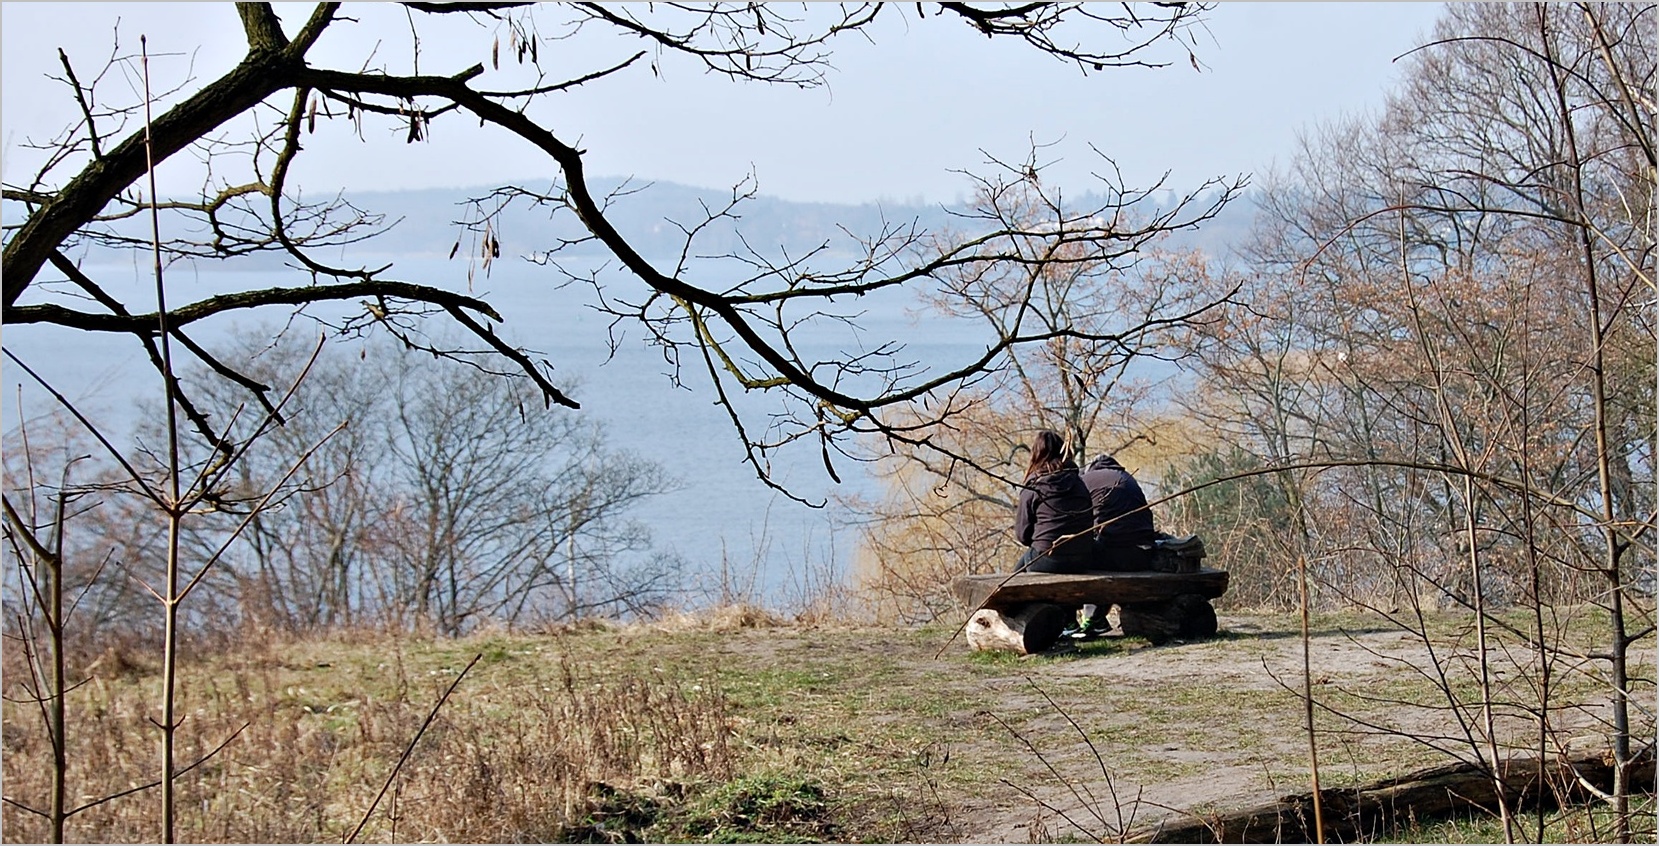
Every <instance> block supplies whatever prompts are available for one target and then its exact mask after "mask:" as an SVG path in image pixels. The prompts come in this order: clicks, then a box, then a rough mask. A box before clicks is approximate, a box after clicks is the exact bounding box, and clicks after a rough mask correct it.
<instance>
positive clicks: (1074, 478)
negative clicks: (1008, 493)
mask: <svg viewBox="0 0 1659 846" xmlns="http://www.w3.org/2000/svg"><path fill="white" fill-rule="evenodd" d="M1093 522H1094V521H1093V518H1092V517H1091V516H1090V510H1089V489H1088V488H1086V487H1084V486H1083V480H1082V478H1080V477H1079V476H1078V475H1077V469H1076V468H1070V469H1066V470H1061V471H1059V472H1056V473H1050V474H1048V475H1047V476H1038V477H1037V478H1035V479H1032V480H1030V481H1028V482H1026V483H1025V485H1024V486H1023V487H1022V488H1020V504H1019V508H1018V509H1017V510H1016V511H1015V513H1014V536H1015V537H1016V538H1019V541H1020V543H1023V544H1025V545H1026V546H1029V547H1031V548H1032V549H1035V550H1037V551H1038V552H1047V551H1048V548H1049V547H1050V546H1053V545H1054V542H1055V541H1056V540H1059V539H1060V537H1061V536H1063V535H1074V534H1077V533H1078V532H1087V531H1088V530H1089V527H1090V526H1091V525H1093ZM1087 547H1088V543H1087V541H1086V540H1085V539H1079V540H1077V541H1074V542H1072V543H1068V544H1066V545H1065V546H1062V547H1060V549H1059V550H1058V551H1057V552H1058V554H1060V555H1063V556H1070V555H1073V554H1076V555H1079V556H1081V555H1086V554H1088V553H1087V551H1086V550H1087Z"/></svg>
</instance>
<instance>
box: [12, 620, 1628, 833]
mask: <svg viewBox="0 0 1659 846" xmlns="http://www.w3.org/2000/svg"><path fill="white" fill-rule="evenodd" d="M1316 623H1317V625H1316V633H1317V635H1318V637H1319V638H1320V640H1321V646H1320V650H1321V655H1322V657H1321V664H1322V670H1321V672H1322V673H1324V674H1326V675H1328V676H1329V681H1330V684H1328V685H1322V686H1321V689H1322V691H1323V692H1322V693H1321V694H1320V695H1321V697H1322V700H1323V701H1325V702H1327V703H1328V704H1331V705H1339V706H1341V707H1343V708H1345V709H1352V710H1354V711H1355V712H1356V713H1357V715H1358V716H1362V717H1366V718H1368V719H1378V720H1380V719H1382V718H1383V717H1385V716H1389V715H1395V714H1400V713H1404V712H1403V711H1402V710H1401V707H1400V705H1398V704H1397V703H1391V702H1388V701H1383V702H1378V701H1375V700H1371V699H1362V698H1353V697H1345V695H1344V693H1343V691H1351V690H1356V689H1357V690H1365V689H1370V690H1386V691H1389V692H1391V693H1392V694H1397V696H1395V697H1391V699H1394V698H1411V697H1409V696H1405V694H1409V693H1411V692H1412V691H1411V689H1410V688H1409V687H1408V685H1410V684H1412V683H1413V679H1414V678H1418V676H1416V675H1415V673H1414V672H1413V671H1412V670H1411V669H1409V668H1407V667H1403V666H1397V665H1395V664H1393V663H1392V662H1383V661H1374V660H1371V659H1372V657H1373V656H1371V655H1370V654H1369V653H1366V652H1364V651H1363V650H1362V649H1359V648H1357V647H1356V646H1355V645H1354V644H1353V642H1352V641H1351V640H1350V637H1359V638H1362V639H1363V643H1364V644H1365V645H1367V646H1369V647H1373V648H1378V649H1384V650H1389V651H1391V652H1402V653H1404V652H1407V651H1409V649H1410V647H1411V644H1410V641H1409V639H1405V638H1402V637H1401V636H1399V635H1398V634H1397V633H1392V632H1388V631H1383V630H1382V627H1380V626H1379V625H1378V621H1377V620H1376V619H1375V618H1369V617H1367V618H1359V617H1354V618H1344V617H1330V618H1321V619H1319V620H1317V621H1316ZM1446 625H1447V627H1448V630H1449V631H1453V633H1454V634H1455V630H1456V628H1457V625H1456V621H1448V622H1447V624H1446ZM1297 627H1298V624H1297V621H1296V620H1294V619H1293V618H1291V617H1289V616H1286V615H1253V616H1233V617H1229V618H1227V619H1226V620H1225V621H1224V628H1225V629H1228V631H1227V632H1226V634H1225V636H1224V637H1223V638H1221V639H1219V640H1216V641H1212V642H1208V643H1202V644H1189V645H1172V646H1167V647H1151V646H1150V645H1148V644H1146V643H1145V642H1144V641H1137V640H1132V639H1122V638H1112V639H1107V640H1104V641H1097V642H1094V643H1090V644H1088V645H1086V646H1085V647H1083V648H1080V649H1076V650H1073V651H1070V652H1065V653H1059V654H1054V655H1046V656H1039V657H1035V658H1028V659H1015V658H1012V657H1011V656H993V655H970V654H969V653H968V652H967V649H966V647H965V646H964V645H963V644H962V643H961V642H960V639H958V640H957V642H956V643H954V644H953V645H951V646H950V647H948V648H946V649H945V651H944V653H943V654H940V649H941V647H943V646H945V644H946V641H947V640H948V639H949V637H950V629H949V627H941V626H933V627H924V628H920V629H917V628H893V627H864V628H858V627H853V626H849V625H846V624H837V625H808V624H803V623H799V622H789V621H784V620H780V619H779V618H777V617H776V616H775V615H772V614H769V613H765V612H761V611H757V610H756V609H754V608H746V607H733V608H728V609H724V610H722V611H718V612H710V613H708V614H706V615H701V616H691V615H687V616H676V617H671V618H668V619H665V620H662V621H657V622H652V623H648V624H635V625H626V626H624V625H614V624H582V625H577V626H562V627H558V628H556V629H549V630H548V631H545V632H540V633H535V634H512V633H505V632H497V633H490V634H480V635H476V636H473V637H469V638H466V639H463V640H443V639H437V638H431V637H413V636H404V637H392V636H386V635H380V634H374V633H368V632H352V633H342V634H339V635H336V636H333V637H329V638H319V639H312V640H286V641H285V640H281V639H278V638H275V637H271V636H268V635H267V636H262V637H258V638H250V639H249V640H247V641H246V642H243V643H240V644H236V645H231V646H226V647H221V648H216V649H214V650H212V651H209V650H206V649H203V650H199V652H200V653H201V654H200V655H198V656H197V657H196V658H195V659H193V660H191V661H188V662H187V663H186V666H185V667H184V671H183V672H184V674H183V678H182V682H181V686H180V694H181V707H180V713H182V714H183V715H184V717H185V722H184V724H183V726H182V727H181V731H180V736H181V738H182V739H183V741H184V743H185V747H184V748H183V749H181V752H180V755H179V757H180V759H181V761H182V762H184V763H189V762H191V761H194V760H196V759H197V758H199V757H202V756H204V755H206V754H207V753H208V752H210V751H212V750H213V749H214V748H216V747H218V746H219V745H220V744H222V743H225V741H226V740H227V739H230V738H234V739H230V741H229V742H228V743H226V744H225V746H224V748H223V750H222V751H220V752H219V753H218V754H216V755H214V756H212V757H211V758H209V759H208V760H207V761H206V762H205V763H203V764H202V765H201V766H199V767H197V768H195V769H193V770H191V771H190V772H189V773H187V774H185V775H184V776H183V777H182V778H181V780H180V782H179V795H180V807H179V814H180V816H179V827H178V836H179V838H180V839H181V840H186V841H188V840H196V841H204V840H205V841H239V842H339V841H341V840H343V839H345V838H346V837H348V836H349V835H350V834H351V833H352V832H353V831H354V830H355V829H356V828H357V827H358V825H359V824H360V823H362V821H363V819H364V817H365V814H368V812H369V809H370V808H371V807H374V806H375V803H376V796H377V794H379V792H380V790H381V788H382V786H383V785H385V784H387V781H388V777H389V776H390V775H391V773H392V769H393V767H394V765H395V764H396V762H397V760H398V758H399V756H400V755H402V754H403V753H404V751H405V749H406V748H407V747H408V744H409V743H410V741H411V740H412V739H413V738H415V736H416V734H417V732H418V731H419V728H420V726H421V724H422V723H423V721H425V720H426V719H427V717H428V715H429V714H430V713H431V710H432V708H433V705H434V704H435V703H436V702H437V701H438V700H439V698H440V697H441V696H442V695H443V693H444V691H445V690H446V689H448V688H449V686H450V685H451V684H453V683H455V681H456V678H457V676H458V675H459V674H460V673H461V671H462V670H463V668H466V667H467V666H468V664H469V662H471V661H473V659H474V658H475V657H478V656H481V657H479V658H478V663H477V664H476V666H474V667H473V668H472V669H471V670H470V671H468V672H467V674H466V676H465V678H464V679H463V680H462V681H461V682H460V684H459V686H458V687H457V688H456V690H455V693H454V695H453V697H452V698H451V699H450V700H449V701H448V703H447V704H446V705H445V706H444V708H443V709H442V710H441V712H440V713H439V714H438V717H437V718H436V720H434V722H433V723H432V725H431V727H430V728H429V729H428V730H427V731H426V732H425V734H424V736H422V737H421V739H420V742H419V743H418V744H416V745H415V747H414V748H413V750H412V752H411V754H410V757H409V759H408V761H407V763H405V764H404V766H403V768H402V770H401V771H400V772H399V773H398V775H397V777H396V778H395V779H392V780H391V782H390V789H389V790H387V792H386V795H385V797H384V799H382V800H381V801H380V802H379V804H378V807H376V809H375V811H374V813H373V814H372V815H370V816H369V819H368V822H367V824H366V825H365V826H364V828H363V830H362V832H361V834H360V835H359V836H358V840H360V841H432V840H450V841H487V842H503V841H520V840H537V841H556V840H562V841H592V842H604V841H612V842H616V841H621V840H626V839H628V838H638V839H642V840H648V841H701V842H722V841H738V840H746V839H747V840H764V841H769V842H779V841H793V840H842V841H846V840H874V841H885V842H914V841H924V842H943V841H953V840H963V839H967V840H973V839H980V840H983V839H987V838H988V839H992V840H996V839H1003V838H1009V837H1024V836H1030V832H1036V831H1039V830H1041V831H1047V832H1049V833H1050V836H1054V837H1062V838H1064V837H1076V836H1085V835H1080V834H1078V833H1077V832H1069V833H1067V832H1063V831H1062V830H1061V829H1060V828H1057V827H1055V820H1054V819H1053V818H1052V817H1048V818H1047V821H1046V822H1044V821H1043V820H1044V815H1043V814H1042V813H1039V809H1038V806H1037V804H1036V801H1035V800H1034V799H1033V798H1031V797H1028V796H1026V795H1023V794H1021V793H1019V792H1017V791H1014V790H1013V789H1011V788H1010V786H1009V783H1006V782H1004V781H1003V780H1004V779H1009V780H1010V781H1011V783H1014V784H1019V785H1021V786H1022V787H1024V788H1026V789H1029V790H1031V791H1032V792H1033V795H1034V796H1037V797H1041V800H1042V801H1043V802H1047V803H1054V804H1055V805H1056V806H1057V807H1059V806H1066V805H1068V804H1070V803H1072V801H1073V794H1072V793H1071V788H1069V787H1067V784H1068V783H1069V784H1070V785H1071V786H1072V787H1077V786H1082V787H1084V788H1085V789H1088V790H1092V791H1094V792H1095V793H1096V795H1098V796H1100V797H1106V798H1103V799H1102V800H1101V801H1103V802H1107V803H1108V804H1110V802H1109V801H1108V799H1109V798H1110V797H1108V796H1107V794H1106V793H1105V792H1102V791H1103V785H1102V783H1101V782H1102V780H1103V777H1104V775H1105V773H1106V771H1105V770H1103V767H1107V768H1109V774H1110V777H1111V779H1112V780H1113V782H1114V784H1115V785H1116V787H1115V789H1116V790H1117V791H1119V793H1118V794H1117V795H1118V798H1120V799H1123V800H1125V801H1133V800H1135V799H1137V798H1144V800H1145V801H1146V802H1147V803H1149V804H1146V805H1144V806H1142V807H1141V808H1140V809H1139V813H1140V817H1139V819H1138V821H1137V822H1138V823H1142V824H1144V823H1147V822H1149V821H1150V819H1151V818H1152V817H1155V816H1159V815H1161V814H1162V813H1164V811H1163V810H1161V808H1160V806H1162V807H1168V808H1180V809H1185V810H1194V809H1201V808H1204V807H1221V806H1229V807H1230V806H1235V805H1238V804H1240V803H1248V801H1253V800H1254V799H1257V798H1262V797H1264V796H1265V797H1267V798H1271V796H1273V795H1278V794H1279V793H1284V792H1290V791H1293V790H1295V789H1296V788H1297V787H1298V786H1299V784H1300V782H1301V781H1302V780H1303V779H1304V777H1305V772H1304V770H1305V765H1304V764H1303V759H1304V756H1305V743H1303V742H1302V741H1301V740H1300V735H1299V729H1298V725H1299V720H1300V716H1299V707H1298V702H1297V701H1296V699H1295V697H1294V695H1292V694H1291V693H1290V692H1288V691H1286V690H1285V689H1284V688H1282V687H1281V686H1280V685H1279V683H1278V682H1276V681H1275V680H1274V676H1275V674H1278V673H1280V672H1281V669H1280V668H1288V667H1290V666H1292V665H1293V664H1295V661H1294V660H1293V659H1294V658H1295V656H1296V655H1297V654H1298V650H1297V641H1296V639H1295V637H1294V632H1295V631H1296V630H1297ZM1648 643H1651V641H1649V642H1648ZM6 657H7V659H8V661H11V662H14V661H15V660H16V657H17V656H16V655H14V654H9V653H8V654H7V656H6ZM94 657H95V658H96V659H97V661H98V663H97V664H96V665H95V673H94V677H93V680H92V681H91V682H89V683H88V684H85V685H83V686H81V687H80V688H78V689H76V690H75V691H73V692H72V693H71V695H70V697H69V698H70V704H71V706H72V707H71V715H70V738H69V739H70V747H71V748H70V760H71V762H72V770H71V773H70V780H71V787H72V798H71V802H72V804H80V803H85V802H90V801H94V800H96V799H98V798H100V797H104V796H109V795H112V794H114V793H118V792H120V791H124V790H128V789H131V788H133V787H136V786H141V785H143V784H146V783H147V782H148V781H149V780H150V779H153V778H154V775H155V773H156V772H158V771H159V765H158V761H157V760H156V758H157V754H158V753H157V746H158V743H157V738H158V735H159V732H158V731H157V729H156V728H155V727H154V725H153V724H152V723H151V722H150V719H151V718H152V717H154V716H156V714H157V706H156V703H157V701H158V696H157V693H158V688H159V680H158V679H157V677H156V675H155V668H154V663H153V662H151V661H146V660H145V655H144V654H143V653H142V652H141V651H140V652H137V653H136V654H131V655H129V654H126V652H125V651H124V650H122V649H112V650H108V651H106V653H105V654H104V655H102V656H94ZM1338 659H1341V660H1342V661H1344V662H1346V663H1342V664H1334V663H1331V662H1333V661H1336V660H1338ZM6 669H7V671H8V672H7V682H8V685H10V686H9V687H8V695H9V697H11V699H10V700H9V701H8V702H7V703H6V704H5V706H4V712H3V715H0V716H3V728H4V744H5V748H4V752H5V755H4V760H3V767H4V770H3V776H4V785H5V795H6V796H7V797H8V798H9V799H12V800H15V801H17V802H21V803H24V804H28V805H31V806H33V807H37V808H38V807H43V806H44V803H45V800H44V797H45V796H46V792H47V785H48V774H49V771H50V765H49V749H48V745H47V742H46V739H45V736H44V733H43V731H42V729H41V721H40V719H39V717H38V714H37V712H36V711H35V709H34V707H33V706H32V705H30V704H28V703H24V702H19V701H17V700H16V697H17V695H18V693H19V688H18V686H17V680H18V679H19V678H20V676H19V674H18V673H17V672H15V671H16V669H17V667H16V665H15V663H9V664H8V666H7V667H6ZM1649 690H1651V688H1649ZM1419 710H1421V709H1419ZM1061 712H1063V714H1062V713H1061ZM1065 715H1069V716H1070V717H1071V719H1073V720H1075V721H1076V725H1077V726H1078V727H1079V728H1081V729H1082V730H1084V731H1086V732H1087V733H1088V735H1089V737H1090V738H1091V740H1092V743H1093V744H1094V745H1095V747H1097V749H1098V752H1099V754H1100V755H1101V758H1099V759H1097V758H1095V757H1094V755H1093V754H1092V753H1091V752H1090V750H1089V749H1088V748H1087V747H1086V746H1085V745H1084V744H1082V743H1080V742H1079V737H1078V734H1077V729H1075V728H1073V726H1072V724H1070V723H1069V722H1068V720H1067V719H1066V717H1065ZM1423 719H1426V717H1424V718H1423ZM1320 722H1321V725H1322V729H1321V730H1322V732H1323V733H1324V734H1323V736H1324V738H1325V741H1326V743H1327V752H1328V753H1329V758H1328V759H1327V763H1328V767H1329V770H1328V772H1327V776H1328V777H1329V778H1328V781H1329V784H1330V785H1333V786H1337V787H1340V786H1341V785H1343V784H1347V783H1350V782H1351V783H1356V784H1357V783H1360V782H1362V781H1366V780H1369V779H1372V778H1375V777H1377V776H1380V775H1387V774H1398V773H1401V772H1404V771H1406V770H1408V769H1411V768H1414V767H1416V766H1419V765H1421V763H1423V761H1422V760H1421V757H1422V755H1423V749H1422V748H1421V747H1420V746H1419V745H1417V744H1413V743H1412V742H1410V741H1409V740H1406V739H1403V738H1399V737H1376V736H1355V735H1348V734H1345V733H1344V731H1343V727H1342V726H1341V725H1340V724H1339V722H1337V721H1335V720H1334V718H1332V717H1330V715H1328V714H1322V715H1321V720H1320ZM1013 731H1017V732H1018V733H1019V735H1020V736H1021V737H1023V738H1026V739H1027V740H1029V741H1030V744H1031V745H1030V746H1027V745H1025V741H1023V740H1020V739H1018V738H1016V737H1015V736H1014V735H1013V733H1012V732H1013ZM238 732H240V733H238ZM1034 750H1035V751H1034ZM1051 766H1052V767H1054V770H1053V771H1050V769H1049V767H1051ZM1143 791H1144V794H1143ZM1102 807H1103V808H1104V809H1103V810H1101V813H1115V812H1113V810H1112V809H1111V808H1107V807H1104V806H1102ZM1129 810H1130V811H1131V813H1133V812H1134V811H1135V809H1134V808H1130V809H1129ZM1072 811H1073V813H1075V814H1082V813H1083V811H1082V809H1077V808H1073V809H1072ZM1076 818H1078V819H1084V817H1083V816H1078V817H1076ZM158 819H159V808H158V806H157V800H156V796H155V795H154V791H144V792H140V793H136V794H134V795H131V796H126V797H123V798H120V799H118V800H115V801H111V802H108V803H106V804H102V805H99V806H97V807H95V808H92V809H90V810H87V811H85V812H83V813H81V814H79V815H77V816H76V817H75V818H73V819H72V820H71V821H70V823H69V828H68V830H69V837H70V839H72V840H78V841H106V842H120V841H138V842H145V841H153V840H155V839H156V838H157V837H158V836H159V831H160V828H159V822H158ZM1113 819H1114V822H1113V826H1112V828H1117V827H1119V826H1118V823H1117V822H1116V821H1115V818H1113ZM0 823H3V825H4V835H5V839H6V840H7V841H11V842H19V841H38V840H41V839H44V838H45V837H46V834H47V829H46V827H45V825H44V821H43V820H41V819H40V818H39V817H37V816H35V815H33V814H30V813H28V812H27V811H24V810H21V809H19V808H17V807H13V806H9V805H8V806H7V807H6V808H5V809H4V811H3V812H0ZM1031 826H1034V827H1031ZM1102 830H1104V829H1102ZM1099 834H1100V832H1098V831H1097V832H1094V833H1093V834H1092V835H1087V836H1098V835H1099Z"/></svg>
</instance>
